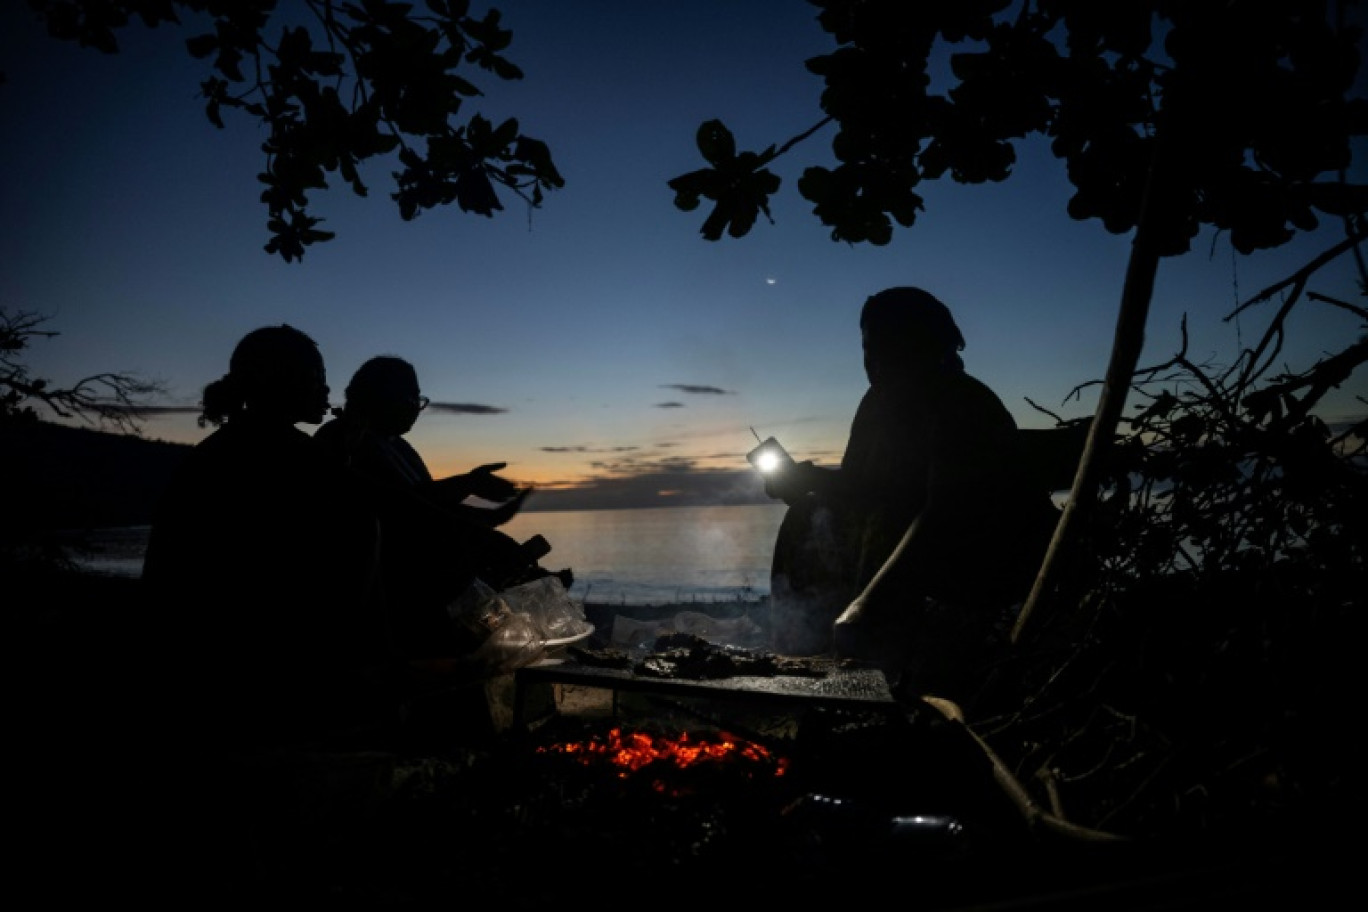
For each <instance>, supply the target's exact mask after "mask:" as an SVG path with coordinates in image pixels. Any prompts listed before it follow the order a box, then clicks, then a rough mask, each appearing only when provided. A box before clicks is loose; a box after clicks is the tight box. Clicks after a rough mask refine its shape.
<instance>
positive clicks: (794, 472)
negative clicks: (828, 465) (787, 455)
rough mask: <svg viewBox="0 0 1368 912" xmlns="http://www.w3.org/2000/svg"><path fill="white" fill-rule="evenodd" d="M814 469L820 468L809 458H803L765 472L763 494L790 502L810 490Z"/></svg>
mask: <svg viewBox="0 0 1368 912" xmlns="http://www.w3.org/2000/svg"><path fill="white" fill-rule="evenodd" d="M814 471H821V470H820V469H817V468H816V467H815V466H814V465H813V464H812V462H811V460H805V461H803V462H796V463H794V464H793V465H791V466H786V467H784V468H782V469H779V470H778V471H775V472H770V473H768V474H766V475H765V476H764V478H765V496H766V497H771V498H773V499H775V500H782V501H784V502H785V503H787V504H792V503H793V502H794V501H795V500H797V499H798V498H800V497H802V496H803V495H804V494H807V493H808V492H809V491H811V490H812V482H813V478H812V473H813V472H814Z"/></svg>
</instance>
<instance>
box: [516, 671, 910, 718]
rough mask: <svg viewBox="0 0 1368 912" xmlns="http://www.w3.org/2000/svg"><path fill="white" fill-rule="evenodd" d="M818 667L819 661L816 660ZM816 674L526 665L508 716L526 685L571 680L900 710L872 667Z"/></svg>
mask: <svg viewBox="0 0 1368 912" xmlns="http://www.w3.org/2000/svg"><path fill="white" fill-rule="evenodd" d="M817 664H818V665H819V666H820V664H821V663H820V660H817ZM829 665H830V667H829V668H825V669H823V673H822V674H821V676H812V675H792V674H776V675H763V676H761V675H734V676H731V677H725V678H708V679H702V680H698V679H693V678H677V677H668V678H667V677H658V676H655V675H641V674H636V673H635V672H633V671H632V670H630V669H623V668H601V667H596V666H591V665H584V664H581V663H578V662H575V661H573V660H566V661H563V662H560V663H557V664H546V665H529V666H526V667H524V668H520V669H518V670H517V671H516V672H515V673H514V697H513V716H514V721H515V722H516V723H519V724H521V723H522V722H523V714H524V711H525V709H526V689H527V688H528V687H529V686H531V685H535V684H570V685H574V686H578V687H596V688H604V689H609V690H612V691H614V695H615V696H616V693H617V692H619V691H638V692H647V693H654V694H659V695H663V696H671V697H686V698H694V699H700V698H701V699H707V700H745V701H750V702H753V703H758V704H768V705H769V706H771V707H773V708H775V709H788V710H803V709H808V708H813V707H818V706H820V707H824V708H834V709H855V710H873V711H887V712H890V713H891V712H899V711H900V710H901V708H900V705H899V704H898V702H897V701H896V700H895V699H894V698H893V695H892V693H891V692H890V691H889V688H888V680H887V679H886V678H885V677H884V674H883V672H881V671H879V670H878V669H876V668H863V667H849V666H843V665H839V664H837V663H836V662H835V661H831V662H830V663H829Z"/></svg>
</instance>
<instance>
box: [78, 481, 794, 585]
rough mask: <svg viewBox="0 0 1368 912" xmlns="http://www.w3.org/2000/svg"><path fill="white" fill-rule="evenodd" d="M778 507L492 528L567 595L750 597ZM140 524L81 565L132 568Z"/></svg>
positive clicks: (526, 521)
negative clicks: (524, 550) (568, 576)
mask: <svg viewBox="0 0 1368 912" xmlns="http://www.w3.org/2000/svg"><path fill="white" fill-rule="evenodd" d="M784 509H785V508H784V505H783V504H780V503H775V504H761V505H751V506H730V507H658V508H652V509H642V510H575V511H565V512H546V513H543V512H535V513H534V512H526V513H520V514H519V515H517V516H515V517H514V518H513V519H512V520H510V521H509V522H508V523H507V524H505V525H504V526H502V527H500V528H501V529H502V530H503V531H504V532H507V533H508V534H509V535H511V536H513V537H514V538H516V539H518V540H519V541H525V540H526V539H528V538H530V537H532V536H533V535H536V534H538V533H540V534H542V535H544V536H546V539H547V541H549V542H550V543H551V553H550V554H548V555H547V556H546V557H544V558H543V559H542V561H541V564H542V566H544V567H546V568H547V569H549V570H559V569H561V568H562V567H569V568H570V569H571V570H573V571H574V574H575V584H574V586H573V587H571V590H570V595H571V596H572V597H573V598H576V599H581V600H586V601H592V602H596V603H599V604H627V605H660V604H668V603H675V602H683V603H689V602H701V603H715V602H723V601H733V600H740V601H754V600H757V599H759V598H761V597H763V596H767V595H769V571H770V555H771V552H772V550H773V548H774V537H775V535H776V534H777V533H778V531H779V523H780V521H781V520H782V519H783V518H784ZM147 532H148V529H147V527H146V526H135V527H130V528H124V529H107V530H102V531H100V532H99V533H96V534H95V535H94V536H93V537H92V539H91V544H92V545H94V546H95V550H93V551H92V552H91V553H90V554H87V555H84V556H81V555H78V556H77V562H78V563H79V564H81V565H82V566H83V567H85V568H86V569H88V570H91V571H94V572H98V573H107V574H110V575H114V576H130V577H136V576H139V575H141V574H142V555H143V549H144V548H146V545H147Z"/></svg>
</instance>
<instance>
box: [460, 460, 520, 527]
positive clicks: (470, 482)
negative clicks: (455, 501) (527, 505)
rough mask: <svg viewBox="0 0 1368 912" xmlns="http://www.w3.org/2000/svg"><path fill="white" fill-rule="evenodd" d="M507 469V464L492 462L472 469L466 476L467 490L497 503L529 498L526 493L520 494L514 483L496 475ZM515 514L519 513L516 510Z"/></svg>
mask: <svg viewBox="0 0 1368 912" xmlns="http://www.w3.org/2000/svg"><path fill="white" fill-rule="evenodd" d="M507 467H508V463H506V462H491V463H487V464H485V465H482V466H478V467H476V468H474V469H471V470H470V471H469V472H467V473H466V474H465V480H466V489H467V490H469V491H470V493H471V494H473V495H474V496H476V497H479V498H481V499H483V500H492V501H494V502H495V503H502V502H503V501H505V500H508V499H509V498H511V497H514V496H520V497H525V496H527V492H526V491H523V492H521V494H520V493H519V491H518V486H517V485H515V484H514V483H513V482H511V481H509V480H508V479H507V478H502V477H500V476H498V475H495V474H494V473H495V472H498V471H499V470H500V469H504V468H507ZM514 512H517V510H516V508H515V510H514ZM510 515H511V514H510Z"/></svg>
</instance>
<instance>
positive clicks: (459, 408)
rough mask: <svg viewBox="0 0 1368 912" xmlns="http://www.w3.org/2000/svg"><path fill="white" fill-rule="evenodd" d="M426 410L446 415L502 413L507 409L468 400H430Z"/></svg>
mask: <svg viewBox="0 0 1368 912" xmlns="http://www.w3.org/2000/svg"><path fill="white" fill-rule="evenodd" d="M427 410H428V411H429V412H442V413H443V414H447V415H503V414H506V413H507V412H508V409H506V408H500V407H499V406H497V405H476V404H474V403H470V402H431V403H428V407H427Z"/></svg>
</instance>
